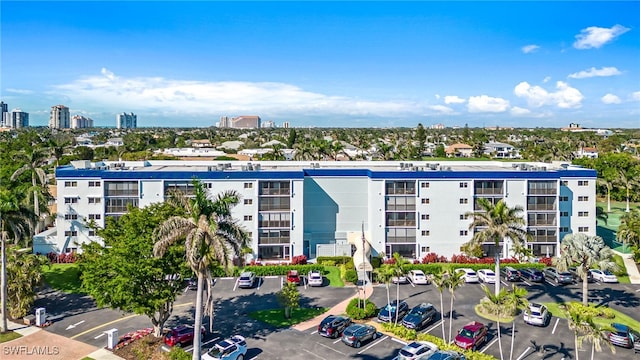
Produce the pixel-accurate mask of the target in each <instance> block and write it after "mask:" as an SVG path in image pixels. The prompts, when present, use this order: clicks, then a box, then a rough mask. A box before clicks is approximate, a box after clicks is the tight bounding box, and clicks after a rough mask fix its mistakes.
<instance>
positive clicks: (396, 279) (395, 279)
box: [391, 275, 409, 284]
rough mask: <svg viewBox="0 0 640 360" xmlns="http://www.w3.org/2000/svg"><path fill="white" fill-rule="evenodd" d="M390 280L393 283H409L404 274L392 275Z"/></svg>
mask: <svg viewBox="0 0 640 360" xmlns="http://www.w3.org/2000/svg"><path fill="white" fill-rule="evenodd" d="M391 282H392V283H394V284H408V283H409V279H407V277H406V276H404V275H402V276H394V277H392V278H391Z"/></svg>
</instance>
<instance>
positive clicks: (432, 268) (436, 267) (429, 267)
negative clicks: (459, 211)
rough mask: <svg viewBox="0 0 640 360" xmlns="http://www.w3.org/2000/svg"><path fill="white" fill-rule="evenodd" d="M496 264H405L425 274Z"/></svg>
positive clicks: (538, 266) (530, 265)
mask: <svg viewBox="0 0 640 360" xmlns="http://www.w3.org/2000/svg"><path fill="white" fill-rule="evenodd" d="M505 266H510V267H512V268H514V269H523V268H536V269H542V268H544V267H546V265H545V264H541V263H524V264H522V263H517V264H513V263H510V264H506V263H500V268H503V267H505ZM494 267H495V265H494V264H454V263H433V264H407V265H405V266H403V267H402V268H403V269H404V271H405V272H409V270H422V271H423V272H424V273H425V274H435V273H438V272H440V271H442V270H455V269H460V268H469V269H473V270H474V271H477V270H480V269H494Z"/></svg>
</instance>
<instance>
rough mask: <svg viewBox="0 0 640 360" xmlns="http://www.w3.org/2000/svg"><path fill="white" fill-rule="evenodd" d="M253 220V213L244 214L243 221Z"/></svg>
mask: <svg viewBox="0 0 640 360" xmlns="http://www.w3.org/2000/svg"><path fill="white" fill-rule="evenodd" d="M251 220H253V215H245V216H244V221H251Z"/></svg>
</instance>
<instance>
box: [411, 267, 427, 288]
mask: <svg viewBox="0 0 640 360" xmlns="http://www.w3.org/2000/svg"><path fill="white" fill-rule="evenodd" d="M409 280H410V281H411V283H412V284H413V285H428V284H429V283H430V281H429V278H428V277H427V276H426V275H425V274H424V272H423V271H422V270H411V271H409Z"/></svg>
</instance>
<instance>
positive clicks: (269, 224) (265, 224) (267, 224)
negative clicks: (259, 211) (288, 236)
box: [258, 220, 291, 228]
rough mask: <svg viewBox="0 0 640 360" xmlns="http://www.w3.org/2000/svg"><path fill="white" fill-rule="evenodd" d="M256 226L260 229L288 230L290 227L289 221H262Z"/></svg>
mask: <svg viewBox="0 0 640 360" xmlns="http://www.w3.org/2000/svg"><path fill="white" fill-rule="evenodd" d="M258 226H259V227H261V228H288V227H289V226H291V221H289V220H280V221H278V220H270V221H269V220H264V221H260V222H259V223H258Z"/></svg>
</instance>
